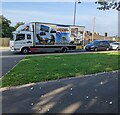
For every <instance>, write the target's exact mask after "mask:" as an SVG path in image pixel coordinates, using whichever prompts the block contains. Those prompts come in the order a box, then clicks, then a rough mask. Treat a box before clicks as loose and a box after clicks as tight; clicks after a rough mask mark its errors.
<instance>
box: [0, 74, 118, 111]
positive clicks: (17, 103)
mask: <svg viewBox="0 0 120 115" xmlns="http://www.w3.org/2000/svg"><path fill="white" fill-rule="evenodd" d="M117 80H118V72H114V73H113V72H110V73H104V74H99V75H93V76H90V77H83V78H75V79H74V78H72V79H64V80H57V81H55V82H44V83H40V84H37V85H33V86H28V87H24V88H18V89H11V90H7V91H3V103H2V105H3V113H116V112H118V84H117V83H118V82H117Z"/></svg>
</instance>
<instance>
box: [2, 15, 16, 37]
mask: <svg viewBox="0 0 120 115" xmlns="http://www.w3.org/2000/svg"><path fill="white" fill-rule="evenodd" d="M10 24H11V21H10V20H8V19H7V18H5V17H4V16H3V15H1V16H0V30H1V31H0V37H3V38H4V37H10V36H11V34H12V31H14V30H15V28H14V27H12V26H10Z"/></svg>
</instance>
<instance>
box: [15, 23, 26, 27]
mask: <svg viewBox="0 0 120 115" xmlns="http://www.w3.org/2000/svg"><path fill="white" fill-rule="evenodd" d="M23 24H25V23H24V22H18V23H17V24H16V25H15V29H17V28H18V27H19V26H21V25H23Z"/></svg>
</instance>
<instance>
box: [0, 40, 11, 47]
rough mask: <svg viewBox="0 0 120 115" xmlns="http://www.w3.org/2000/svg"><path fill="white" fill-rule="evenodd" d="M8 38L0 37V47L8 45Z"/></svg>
mask: <svg viewBox="0 0 120 115" xmlns="http://www.w3.org/2000/svg"><path fill="white" fill-rule="evenodd" d="M9 42H10V38H0V47H9Z"/></svg>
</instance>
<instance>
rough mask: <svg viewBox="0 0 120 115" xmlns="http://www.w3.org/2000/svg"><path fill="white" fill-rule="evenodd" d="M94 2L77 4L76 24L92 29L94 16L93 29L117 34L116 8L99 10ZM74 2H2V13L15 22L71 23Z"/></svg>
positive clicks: (101, 32) (13, 23) (102, 32)
mask: <svg viewBox="0 0 120 115" xmlns="http://www.w3.org/2000/svg"><path fill="white" fill-rule="evenodd" d="M96 7H97V5H96V4H94V2H82V3H81V4H77V14H76V25H81V26H85V27H86V30H90V31H92V23H93V17H94V16H95V19H96V20H95V31H96V32H98V33H100V34H103V35H104V33H105V32H108V35H109V36H111V35H117V34H118V12H117V11H116V10H109V11H99V10H97V9H96ZM73 11H74V2H3V3H2V14H3V15H4V16H5V17H6V18H8V19H10V20H11V21H12V25H15V24H16V23H17V22H21V21H22V22H31V21H37V22H39V21H42V22H51V23H59V24H70V25H71V24H73Z"/></svg>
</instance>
